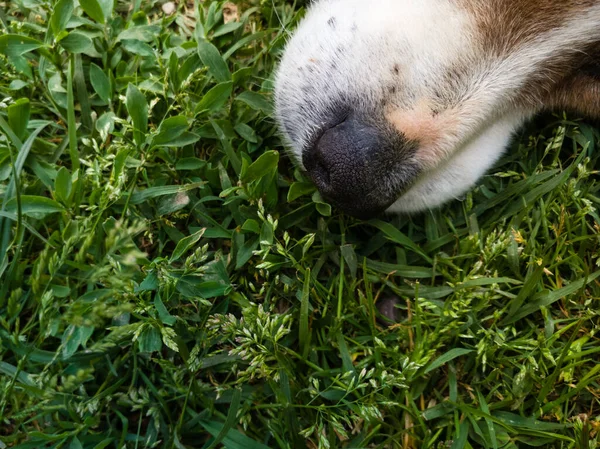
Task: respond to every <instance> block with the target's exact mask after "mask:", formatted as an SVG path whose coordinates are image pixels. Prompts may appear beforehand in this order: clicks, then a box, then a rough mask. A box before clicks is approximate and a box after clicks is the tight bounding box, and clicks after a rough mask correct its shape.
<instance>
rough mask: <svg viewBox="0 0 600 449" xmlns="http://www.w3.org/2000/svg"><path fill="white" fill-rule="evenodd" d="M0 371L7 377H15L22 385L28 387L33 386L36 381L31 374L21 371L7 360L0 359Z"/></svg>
mask: <svg viewBox="0 0 600 449" xmlns="http://www.w3.org/2000/svg"><path fill="white" fill-rule="evenodd" d="M0 373H1V374H4V375H5V376H8V377H9V378H13V379H14V378H16V380H17V381H18V382H20V383H22V384H23V385H27V386H28V387H35V386H36V383H35V382H34V381H33V380H32V379H31V375H30V374H29V373H26V372H25V371H22V370H21V369H19V368H17V367H16V366H14V365H11V364H10V363H7V362H2V361H0Z"/></svg>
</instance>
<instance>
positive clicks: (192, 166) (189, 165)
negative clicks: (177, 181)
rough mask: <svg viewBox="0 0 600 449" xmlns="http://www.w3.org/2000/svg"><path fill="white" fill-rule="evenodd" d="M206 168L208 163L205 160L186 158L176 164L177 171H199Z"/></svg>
mask: <svg viewBox="0 0 600 449" xmlns="http://www.w3.org/2000/svg"><path fill="white" fill-rule="evenodd" d="M205 166H206V161H205V160H204V159H199V158H197V157H184V158H181V159H179V160H178V161H177V163H176V164H175V169H177V170H198V169H200V168H202V167H205Z"/></svg>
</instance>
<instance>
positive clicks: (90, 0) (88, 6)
mask: <svg viewBox="0 0 600 449" xmlns="http://www.w3.org/2000/svg"><path fill="white" fill-rule="evenodd" d="M79 5H80V6H81V9H83V10H84V11H85V13H86V14H87V15H88V16H90V17H91V18H92V19H94V20H95V21H96V22H98V23H101V24H104V22H105V16H104V11H103V10H102V7H101V6H100V3H98V0H79Z"/></svg>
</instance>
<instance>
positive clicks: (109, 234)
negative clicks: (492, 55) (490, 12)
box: [0, 0, 600, 449]
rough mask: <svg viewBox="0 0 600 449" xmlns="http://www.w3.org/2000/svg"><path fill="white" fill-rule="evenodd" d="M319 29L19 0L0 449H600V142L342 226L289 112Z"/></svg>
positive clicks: (0, 177)
mask: <svg viewBox="0 0 600 449" xmlns="http://www.w3.org/2000/svg"><path fill="white" fill-rule="evenodd" d="M302 14H303V5H301V4H292V3H291V2H283V1H281V0H272V1H258V0H249V1H244V2H237V3H236V4H231V3H225V4H224V3H223V2H210V1H208V0H207V1H205V2H202V3H198V2H196V3H194V2H192V1H191V0H190V1H189V2H187V3H171V2H168V3H161V2H155V1H141V0H136V1H133V2H125V1H122V0H117V1H116V2H114V0H79V1H78V2H76V1H74V0H59V1H58V2H54V1H49V0H14V1H13V0H9V1H8V2H7V1H6V0H5V1H4V3H0V448H5V447H9V448H19V449H25V448H66V449H81V448H83V449H101V448H114V449H120V448H130V449H134V448H139V449H141V448H153V447H156V448H204V449H208V448H218V447H225V448H226V449H264V448H306V447H308V448H367V447H368V448H379V447H381V448H414V449H427V448H452V449H461V448H494V449H496V448H507V449H508V448H527V447H542V448H565V449H566V448H573V449H580V448H595V447H598V443H597V440H598V439H600V437H598V436H597V432H598V431H599V430H600V418H599V417H598V410H600V364H598V363H597V362H596V360H597V359H598V357H599V353H600V340H599V338H598V335H597V333H598V330H599V329H600V316H599V315H600V313H599V312H600V300H599V299H600V279H599V277H600V252H599V246H600V239H599V234H600V217H599V216H598V213H597V211H596V207H597V206H598V204H600V192H599V190H600V177H599V175H598V172H597V171H596V167H599V166H600V162H599V161H598V159H599V155H600V152H598V151H597V150H596V147H597V145H598V144H599V143H600V134H599V132H598V130H597V129H596V128H594V127H593V125H592V124H591V123H590V122H586V121H583V120H580V119H579V118H578V117H564V116H562V115H546V116H543V117H539V118H537V119H536V120H535V122H534V123H531V124H529V125H528V126H527V127H526V128H525V129H523V130H522V131H521V132H520V134H519V135H518V136H516V138H515V141H514V144H513V146H512V149H511V151H510V152H509V153H507V155H506V156H505V157H504V159H503V160H502V161H501V163H500V164H498V166H497V167H496V168H495V169H494V170H493V171H492V172H491V173H490V174H489V175H488V176H486V177H485V179H484V180H483V181H482V182H481V184H480V185H479V186H478V187H477V188H476V189H475V190H474V191H473V192H471V193H469V194H468V195H467V196H466V197H465V198H464V199H462V200H461V201H454V202H453V203H451V204H449V205H447V206H445V207H443V208H442V209H440V210H436V211H433V212H429V213H426V214H422V215H415V216H413V217H406V216H403V217H387V218H386V217H383V218H381V219H377V220H370V221H359V220H355V219H352V218H349V217H347V216H343V215H341V214H340V213H339V211H337V210H336V209H332V208H331V207H330V206H329V205H328V204H326V203H325V202H324V201H323V200H322V199H321V198H320V197H319V195H318V193H317V192H316V191H315V188H314V187H313V186H312V184H310V183H309V182H307V180H306V179H305V178H304V177H303V176H302V174H301V173H300V172H299V171H298V170H297V169H295V168H294V166H293V165H292V164H291V161H290V160H289V158H288V157H287V156H286V152H285V149H284V148H283V147H282V144H281V140H280V138H279V135H278V132H277V130H276V128H275V124H274V119H273V116H272V106H271V99H272V96H271V92H272V87H273V73H274V68H275V66H276V63H277V60H278V58H279V57H280V56H281V53H282V49H283V47H284V44H285V41H286V38H287V35H288V33H289V32H290V30H292V29H293V28H294V26H295V24H296V23H297V21H298V20H299V19H300V17H301V16H302ZM382 312H383V313H382ZM386 316H387V317H393V318H394V319H393V321H390V320H389V319H386Z"/></svg>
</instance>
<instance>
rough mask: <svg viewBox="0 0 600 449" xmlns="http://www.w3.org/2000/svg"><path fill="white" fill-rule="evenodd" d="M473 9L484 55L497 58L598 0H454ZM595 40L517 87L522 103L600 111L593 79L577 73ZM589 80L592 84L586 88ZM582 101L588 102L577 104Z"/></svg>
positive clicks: (591, 56) (591, 55)
mask: <svg viewBox="0 0 600 449" xmlns="http://www.w3.org/2000/svg"><path fill="white" fill-rule="evenodd" d="M456 1H457V2H458V3H459V4H460V5H461V6H463V7H464V8H466V9H468V10H469V11H471V12H472V14H473V15H474V17H475V20H476V24H477V25H476V26H477V32H478V33H477V34H478V35H480V36H481V41H480V42H479V43H480V46H481V51H482V53H483V54H484V55H489V56H492V57H502V55H505V54H508V53H510V52H513V51H518V49H519V46H521V45H523V44H525V43H527V42H528V41H530V40H533V39H535V38H537V37H539V36H540V35H541V34H543V33H545V32H548V31H551V30H552V29H555V28H560V27H561V26H562V25H563V24H564V23H565V22H566V21H568V20H569V19H574V18H577V16H578V15H579V14H582V13H584V12H585V11H586V8H589V7H590V6H593V5H594V4H596V3H598V0H490V1H481V0H456ZM599 55H600V43H598V42H591V43H589V45H588V46H586V48H574V49H572V51H570V52H565V54H562V55H561V56H560V57H557V58H554V59H553V60H551V61H548V63H547V64H546V66H545V67H544V69H543V70H541V71H540V73H539V74H538V75H537V76H535V77H534V78H532V79H530V80H528V82H527V84H526V85H525V86H524V87H523V88H522V92H521V93H522V96H521V98H522V105H521V106H526V105H528V104H531V105H536V104H540V103H542V104H544V105H546V106H548V107H551V108H564V109H569V110H574V111H577V112H582V113H585V114H588V113H589V112H593V115H594V116H596V117H597V116H598V115H599V109H598V100H597V98H596V97H595V96H594V94H597V93H598V87H597V84H598V80H594V79H593V78H590V77H582V76H580V75H579V72H580V71H581V70H583V68H584V67H585V66H586V65H588V64H590V63H593V62H594V61H597V59H595V57H597V56H599ZM588 82H591V83H592V84H593V85H594V87H590V86H588V84H587V83H588ZM582 99H585V100H591V101H592V104H593V106H591V105H589V104H588V105H585V106H583V107H582V104H581V102H582Z"/></svg>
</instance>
